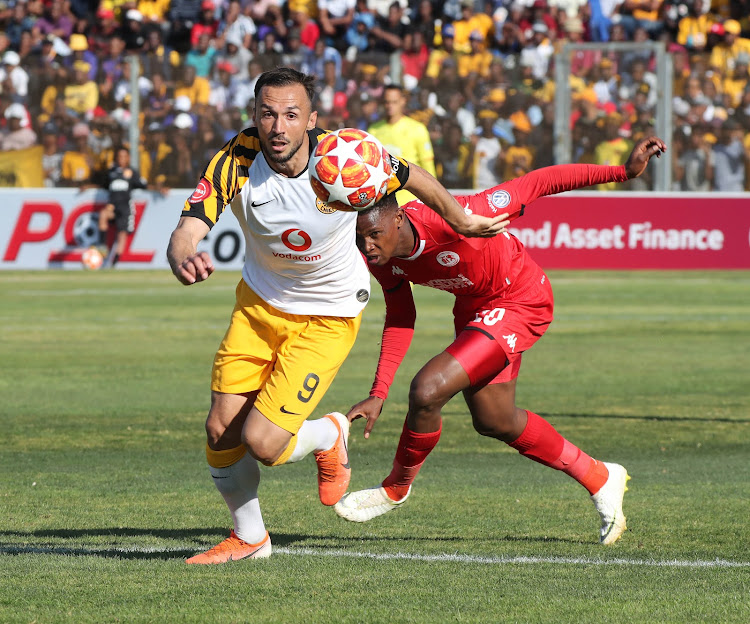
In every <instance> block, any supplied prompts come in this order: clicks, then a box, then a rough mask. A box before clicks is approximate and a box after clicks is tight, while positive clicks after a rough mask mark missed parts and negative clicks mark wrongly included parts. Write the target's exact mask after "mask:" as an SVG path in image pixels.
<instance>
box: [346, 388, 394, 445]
mask: <svg viewBox="0 0 750 624" xmlns="http://www.w3.org/2000/svg"><path fill="white" fill-rule="evenodd" d="M383 403H385V401H384V400H383V399H381V398H380V397H376V396H371V397H367V398H366V399H365V400H364V401H360V402H359V403H357V404H356V405H354V406H352V408H351V409H350V410H349V411H348V412H347V413H346V417H347V418H348V419H349V422H352V421H354V420H357V418H364V419H366V420H367V422H366V423H365V438H369V437H370V432H371V431H372V428H373V427H374V426H375V421H376V420H377V419H378V416H380V412H381V410H382V409H383Z"/></svg>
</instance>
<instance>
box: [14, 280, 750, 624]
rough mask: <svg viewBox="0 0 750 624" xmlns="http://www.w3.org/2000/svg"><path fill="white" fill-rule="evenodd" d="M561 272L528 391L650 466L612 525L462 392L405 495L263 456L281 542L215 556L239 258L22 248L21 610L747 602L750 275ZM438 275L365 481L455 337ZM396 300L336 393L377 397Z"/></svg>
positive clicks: (375, 476)
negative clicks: (101, 263) (485, 428)
mask: <svg viewBox="0 0 750 624" xmlns="http://www.w3.org/2000/svg"><path fill="white" fill-rule="evenodd" d="M550 277H551V279H552V283H553V286H554V288H555V294H556V299H557V301H556V320H555V322H554V323H553V325H552V327H551V328H550V330H549V331H548V333H547V335H546V336H545V337H544V339H543V340H542V341H541V342H540V343H539V344H538V345H536V346H535V347H534V349H532V350H531V351H530V352H529V353H528V354H527V355H526V356H525V358H524V366H523V369H522V372H521V376H520V378H519V383H518V404H519V405H520V406H521V407H527V408H529V409H532V410H534V411H536V412H538V413H541V414H543V415H545V416H546V417H547V418H548V419H549V420H550V421H551V422H552V423H553V424H554V425H555V426H556V427H557V428H558V429H559V430H560V431H561V433H563V435H565V436H566V437H568V438H569V439H570V440H571V441H573V442H574V443H576V444H578V445H579V446H581V447H582V448H583V449H584V450H586V451H587V452H588V453H590V454H591V455H593V456H595V457H597V458H599V459H604V460H608V461H617V462H620V463H622V464H624V465H625V466H626V467H627V468H628V470H629V472H630V474H631V475H632V477H633V480H632V481H631V482H630V492H629V493H628V494H627V495H626V498H625V512H626V514H627V516H628V525H629V526H630V531H628V532H627V533H626V534H625V535H624V537H623V538H622V539H621V540H620V542H618V543H617V544H616V545H615V546H614V547H611V548H602V547H600V546H599V545H598V544H597V543H596V539H597V535H598V534H597V528H598V516H597V514H596V512H595V511H594V508H593V506H592V505H591V502H590V501H589V500H588V496H587V494H586V492H585V490H584V489H583V488H581V487H580V486H579V485H578V484H576V483H575V482H574V481H572V480H571V479H569V478H568V477H566V476H565V475H563V474H561V473H558V472H555V471H552V470H550V469H548V468H544V467H542V466H540V465H538V464H535V463H533V462H531V461H528V460H526V459H523V458H522V457H520V456H519V455H518V454H517V453H516V452H515V451H513V450H512V449H510V448H509V447H506V446H505V445H503V444H501V443H499V442H496V441H493V440H489V439H485V438H481V437H479V436H478V435H476V434H475V433H474V431H473V429H472V427H471V424H470V418H469V416H468V413H467V411H466V409H465V406H464V404H463V402H462V401H461V400H460V398H457V399H455V400H454V401H452V402H451V403H450V404H449V405H448V406H447V407H446V409H445V413H444V417H445V420H444V433H443V437H442V440H441V442H440V444H439V445H438V447H437V449H436V450H435V451H434V453H433V454H432V455H431V456H430V457H429V459H428V461H427V463H426V464H425V467H424V468H423V469H422V472H421V473H420V475H419V477H418V478H417V481H416V484H415V488H414V492H413V494H412V498H411V499H410V501H409V503H408V504H407V505H405V506H404V507H403V508H402V509H400V510H398V511H397V512H394V513H392V514H388V515H386V516H384V517H382V518H378V519H376V520H374V521H372V522H370V523H368V524H365V525H356V524H349V523H346V522H344V521H343V520H341V519H339V518H338V517H337V516H336V515H335V514H334V513H333V511H332V510H331V509H329V508H324V507H323V506H322V505H320V503H319V502H318V501H317V488H316V481H315V464H314V462H313V460H312V458H307V459H306V460H305V461H303V462H301V463H299V464H294V465H289V466H283V467H280V468H274V469H270V468H263V469H262V474H263V482H262V484H261V491H260V496H261V504H262V507H263V511H264V517H265V520H266V524H267V526H268V529H269V531H270V532H271V535H272V539H273V542H274V549H275V553H276V554H275V555H274V556H273V557H272V558H271V559H268V560H263V561H244V562H237V563H234V564H229V565H225V566H212V567H202V566H186V565H185V564H184V563H183V559H184V557H185V556H188V555H190V554H192V553H194V552H197V551H199V550H204V549H206V548H207V547H210V546H212V545H214V544H215V543H217V542H218V541H220V540H221V539H223V538H224V537H226V535H227V533H228V530H229V528H230V526H229V522H230V519H229V514H228V512H227V510H226V508H225V507H224V504H223V502H222V501H221V498H220V496H219V494H218V493H217V492H216V491H215V489H214V486H213V484H212V482H211V479H210V478H209V475H208V471H207V469H206V464H205V455H204V445H205V437H204V434H203V421H204V418H205V413H206V411H207V408H208V399H209V393H208V378H209V373H210V366H211V361H212V357H213V353H214V350H215V348H216V346H217V345H218V342H219V340H220V339H221V336H222V335H223V333H224V330H225V328H226V324H227V321H228V318H229V313H230V311H231V307H232V302H233V293H234V284H235V282H236V280H237V275H235V274H228V273H218V274H215V275H214V276H212V278H211V280H210V281H209V282H207V283H205V284H201V285H198V286H194V287H191V288H185V287H182V286H180V285H179V284H177V282H176V281H175V280H174V279H173V278H172V277H171V275H169V274H167V273H151V272H115V273H108V272H99V273H64V272H39V273H0V327H1V328H2V329H1V330H0V396H1V397H2V401H0V427H2V442H3V443H2V450H0V519H1V525H0V579H2V580H0V622H58V621H59V622H222V623H226V622H254V623H255V622H269V623H275V622H305V623H310V622H316V621H321V622H365V623H370V622H384V623H387V622H556V623H557V622H636V623H640V622H654V623H662V622H675V623H683V622H738V623H747V622H749V621H750V522H749V521H748V517H749V516H750V514H749V513H748V512H750V274H749V273H748V272H706V273H703V272H690V273H678V272H674V273H666V272H665V273H661V272H642V273H606V272H551V273H550ZM416 293H417V297H418V308H419V318H418V320H417V323H418V325H417V333H416V336H415V340H414V344H413V346H412V349H411V351H410V353H409V356H408V358H407V360H406V361H405V362H404V365H403V366H402V369H401V371H400V372H399V376H398V377H397V381H396V383H395V384H394V387H393V388H392V391H391V398H390V399H389V401H388V402H387V403H386V409H385V411H384V414H383V415H382V416H381V418H380V421H379V422H378V425H377V426H376V428H375V430H374V432H373V435H372V437H371V438H370V440H367V441H365V440H364V439H363V438H362V424H361V421H360V422H358V423H356V424H355V425H354V426H353V430H352V441H351V463H352V469H353V476H352V488H354V489H359V488H361V487H368V486H371V485H375V484H376V483H378V482H379V481H380V480H381V479H382V478H383V477H384V476H385V475H386V474H387V472H388V471H389V469H390V464H391V461H392V458H393V453H394V451H395V447H396V443H397V440H398V435H399V432H400V429H401V426H402V423H403V417H404V414H405V408H406V393H407V389H408V384H409V381H410V379H411V376H412V375H413V374H414V373H415V372H416V370H418V368H419V367H420V365H421V364H423V363H424V362H425V361H426V360H427V359H428V358H429V357H430V356H431V355H434V354H435V353H437V352H438V351H439V350H441V349H442V348H443V347H444V346H445V345H447V344H448V343H449V342H450V340H451V327H452V324H451V322H450V306H451V299H450V297H448V296H445V295H444V294H443V293H439V292H434V291H426V290H424V289H417V290H416ZM382 317H383V303H382V297H380V296H376V297H375V298H374V300H373V301H372V302H371V304H370V305H369V307H368V309H367V310H366V312H365V319H364V322H363V326H362V331H361V333H360V337H359V340H358V342H357V345H356V346H355V348H354V350H353V352H352V354H351V356H350V358H349V360H348V362H347V364H346V365H345V366H344V368H343V369H342V371H341V373H340V374H339V376H338V378H337V380H336V381H335V383H334V386H333V387H332V388H331V390H330V391H329V393H328V395H327V396H326V397H325V398H324V399H323V401H322V403H321V405H320V408H321V410H326V411H327V410H340V411H346V410H347V409H348V408H349V406H351V405H352V404H353V403H355V402H357V401H358V400H360V399H362V398H364V397H365V396H366V393H367V391H368V390H369V386H370V382H371V378H372V373H373V370H374V367H375V363H376V357H377V352H378V348H379V337H380V331H381V329H382ZM322 413H323V412H322V411H321V414H322Z"/></svg>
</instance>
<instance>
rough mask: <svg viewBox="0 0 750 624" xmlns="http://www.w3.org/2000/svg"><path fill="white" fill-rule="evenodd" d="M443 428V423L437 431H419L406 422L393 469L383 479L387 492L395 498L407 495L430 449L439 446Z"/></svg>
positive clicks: (399, 498) (398, 498)
mask: <svg viewBox="0 0 750 624" xmlns="http://www.w3.org/2000/svg"><path fill="white" fill-rule="evenodd" d="M442 430H443V427H442V424H441V425H440V429H438V430H437V431H433V432H431V433H417V432H415V431H412V430H411V429H409V427H408V426H407V424H406V422H404V429H403V431H402V432H401V439H400V440H399V441H398V449H397V450H396V458H395V459H394V460H393V470H391V474H389V475H388V476H387V477H386V478H385V481H383V487H384V488H385V491H386V493H387V494H388V496H390V497H391V498H392V499H393V500H401V499H402V498H403V497H404V496H406V494H407V492H408V491H409V486H411V484H412V483H413V482H414V479H415V478H416V476H417V473H418V472H419V469H420V468H421V467H422V464H423V463H424V460H425V459H427V456H428V455H429V454H430V451H432V449H434V448H435V446H437V443H438V440H440V432H441V431H442Z"/></svg>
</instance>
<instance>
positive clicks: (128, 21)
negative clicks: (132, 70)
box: [120, 9, 146, 52]
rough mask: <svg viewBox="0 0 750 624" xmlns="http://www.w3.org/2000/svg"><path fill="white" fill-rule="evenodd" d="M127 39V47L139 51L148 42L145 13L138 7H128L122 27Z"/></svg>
mask: <svg viewBox="0 0 750 624" xmlns="http://www.w3.org/2000/svg"><path fill="white" fill-rule="evenodd" d="M120 33H121V34H122V38H123V40H124V41H125V49H126V50H128V51H130V52H138V51H140V50H142V49H143V46H144V45H145V44H146V31H145V30H144V28H143V15H141V12H140V11H138V10H137V9H128V11H127V12H126V13H125V20H124V21H123V24H122V27H121V29H120Z"/></svg>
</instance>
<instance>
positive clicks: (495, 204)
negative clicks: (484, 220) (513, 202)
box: [487, 190, 510, 212]
mask: <svg viewBox="0 0 750 624" xmlns="http://www.w3.org/2000/svg"><path fill="white" fill-rule="evenodd" d="M487 200H488V203H489V204H490V208H491V209H492V212H497V208H505V207H506V206H507V205H508V204H510V193H509V192H508V191H502V190H501V191H495V192H494V193H492V195H488V196H487Z"/></svg>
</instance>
